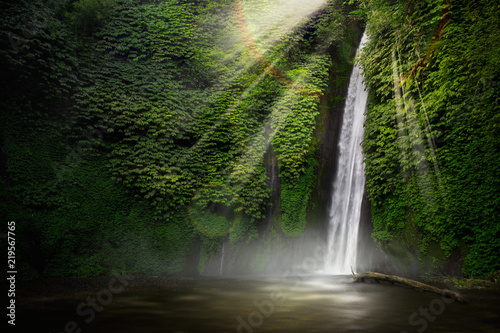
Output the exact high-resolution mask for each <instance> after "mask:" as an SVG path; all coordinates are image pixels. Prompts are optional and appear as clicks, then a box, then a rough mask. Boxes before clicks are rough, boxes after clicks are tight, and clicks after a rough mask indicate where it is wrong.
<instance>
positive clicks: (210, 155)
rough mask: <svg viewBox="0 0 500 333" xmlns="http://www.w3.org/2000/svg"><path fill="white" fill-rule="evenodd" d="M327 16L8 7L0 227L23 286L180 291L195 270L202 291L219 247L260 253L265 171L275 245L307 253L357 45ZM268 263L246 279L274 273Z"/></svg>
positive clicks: (336, 10) (131, 4) (237, 1)
mask: <svg viewBox="0 0 500 333" xmlns="http://www.w3.org/2000/svg"><path fill="white" fill-rule="evenodd" d="M321 3H323V1H317V2H314V1H313V2H309V3H308V6H297V5H290V4H289V3H288V2H287V1H281V0H259V1H241V0H218V1H188V0H163V1H153V0H151V1H144V0H142V1H141V0H113V1H104V0H77V1H57V2H48V1H42V0H35V1H28V0H26V1H17V2H11V3H3V4H2V8H1V9H2V19H1V25H2V26H1V31H2V40H1V42H2V47H1V51H0V57H1V59H0V61H1V63H2V64H3V67H2V69H1V73H0V74H1V75H2V78H5V79H4V80H3V86H2V91H1V96H0V103H1V107H2V113H1V118H0V126H1V137H0V140H1V142H0V143H1V146H2V170H1V175H2V178H1V184H0V186H1V189H2V190H1V192H0V193H1V194H0V195H1V197H2V202H1V206H0V207H1V210H0V211H1V217H2V219H3V220H14V221H16V222H17V224H18V229H17V233H18V239H19V241H18V242H19V244H20V245H19V246H20V247H19V255H20V260H19V262H20V265H24V266H22V267H21V268H20V269H19V271H20V272H22V274H24V275H25V276H27V277H30V276H31V277H34V276H37V275H40V274H43V275H49V276H50V275H63V276H68V275H79V276H92V275H99V274H106V273H108V272H111V271H112V270H114V269H120V270H125V271H129V272H139V273H147V274H157V273H176V272H181V271H183V270H185V269H186V263H187V262H189V261H191V264H192V261H193V260H194V263H195V264H196V265H198V271H199V272H200V273H203V272H204V267H205V262H206V260H207V259H208V258H210V257H211V256H212V255H213V254H214V253H215V252H216V251H219V249H220V248H221V244H222V242H223V241H226V240H229V241H230V242H231V244H233V245H235V246H237V245H238V244H240V243H241V244H246V243H247V242H251V241H252V240H254V239H255V238H258V237H259V236H261V235H259V228H260V226H261V225H262V223H264V221H265V212H266V210H267V209H268V207H269V205H270V192H271V189H270V186H269V181H268V178H269V176H270V175H269V172H267V171H266V168H265V165H264V159H263V156H264V155H265V154H267V155H270V156H274V157H273V158H274V159H277V163H278V166H279V177H280V180H281V191H280V198H279V202H280V203H281V205H280V211H281V215H280V218H279V219H278V220H276V221H275V224H274V227H273V229H274V231H273V232H274V234H279V235H281V236H280V237H285V238H286V237H297V236H300V235H301V234H302V232H303V231H304V229H305V228H306V224H307V214H308V209H310V208H311V204H310V198H311V195H312V192H313V190H314V188H315V185H316V182H317V174H318V172H319V170H318V163H317V162H316V159H315V156H316V151H317V149H318V147H319V145H320V142H318V140H317V139H316V137H317V131H318V126H317V124H318V123H319V121H318V119H319V115H320V97H321V96H325V94H326V93H327V91H328V89H330V88H329V84H330V72H331V70H332V68H334V67H335V68H336V69H339V68H344V69H345V68H348V67H349V52H346V50H349V48H353V47H354V46H355V40H356V39H357V37H354V36H353V34H354V32H353V30H352V27H353V24H352V18H350V17H349V16H348V13H349V12H350V11H351V10H352V9H353V6H349V5H347V4H343V2H342V1H329V2H328V3H327V4H326V6H323V8H322V9H321V10H317V9H318V8H319V7H317V8H314V6H316V5H319V4H321ZM311 8H312V9H314V10H311ZM305 14H308V15H309V16H307V17H306V16H305ZM345 40H350V43H351V44H349V45H346V44H345V42H344V41H345ZM346 47H347V48H346ZM332 55H335V57H336V63H334V62H333V61H332ZM338 73H340V71H339V72H338ZM345 75H346V71H345V70H344V71H343V72H342V73H341V74H338V77H336V78H337V79H339V80H340V78H341V77H343V78H344V81H345ZM334 97H335V96H332V103H335V102H336V101H338V99H335V98H334ZM268 250H269V249H267V251H268ZM267 254H268V253H267ZM257 257H259V258H257V259H256V260H257V262H255V263H252V262H251V263H249V267H258V269H261V268H262V267H265V264H266V262H265V260H264V261H263V259H262V258H266V256H264V257H263V256H257ZM193 258H194V259H193ZM256 269H257V268H256ZM258 269H257V270H258Z"/></svg>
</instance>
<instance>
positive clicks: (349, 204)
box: [325, 35, 368, 274]
mask: <svg viewBox="0 0 500 333" xmlns="http://www.w3.org/2000/svg"><path fill="white" fill-rule="evenodd" d="M366 39H367V36H366V35H363V38H362V39H361V44H360V47H359V49H358V51H357V52H358V53H359V51H360V50H361V48H362V46H363V44H364V43H365V42H366ZM361 71H362V70H361V68H360V67H359V66H358V65H356V66H355V67H354V69H353V71H352V74H351V79H350V83H349V90H348V93H347V99H346V102H345V108H344V117H343V123H342V129H341V131H340V138H339V146H338V149H339V153H338V156H339V157H338V166H337V172H336V175H335V179H334V183H333V193H332V204H331V208H330V221H329V234H328V249H327V254H326V258H325V272H326V273H329V274H349V273H350V272H351V266H352V267H353V269H354V270H355V267H356V261H357V246H358V231H359V220H360V216H361V202H362V200H363V191H364V186H365V173H364V164H363V152H362V148H361V141H362V140H363V134H364V128H363V122H364V120H365V115H364V113H365V109H366V103H367V99H368V93H367V91H366V90H365V85H364V83H363V77H362V75H361Z"/></svg>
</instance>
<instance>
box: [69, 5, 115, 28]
mask: <svg viewBox="0 0 500 333" xmlns="http://www.w3.org/2000/svg"><path fill="white" fill-rule="evenodd" d="M114 2H115V1H114V0H78V1H76V2H73V3H72V5H71V6H72V8H73V10H72V11H70V12H69V15H68V16H69V19H70V20H71V24H72V26H73V29H75V31H76V33H77V34H83V35H91V34H92V33H94V32H95V31H97V29H98V28H100V27H101V26H102V25H104V23H105V22H106V21H107V20H108V19H109V17H110V15H111V13H112V9H113V6H114Z"/></svg>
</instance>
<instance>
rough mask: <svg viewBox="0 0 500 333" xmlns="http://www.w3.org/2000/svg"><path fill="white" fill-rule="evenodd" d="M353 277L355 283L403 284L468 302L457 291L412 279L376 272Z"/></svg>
mask: <svg viewBox="0 0 500 333" xmlns="http://www.w3.org/2000/svg"><path fill="white" fill-rule="evenodd" d="M352 277H353V279H354V282H365V279H373V280H375V281H377V282H379V281H387V282H390V283H392V284H395V283H398V284H401V285H404V286H408V287H411V288H415V289H418V290H420V291H428V292H431V293H435V294H439V295H442V296H445V297H449V298H452V299H454V300H456V301H458V302H460V303H466V302H467V299H466V298H465V297H464V296H463V295H461V294H459V293H457V292H455V291H452V290H449V289H440V288H437V287H434V286H430V285H428V284H425V283H422V282H419V281H415V280H410V279H407V278H403V277H400V276H396V275H386V274H381V273H375V272H366V273H360V274H354V272H353V273H352Z"/></svg>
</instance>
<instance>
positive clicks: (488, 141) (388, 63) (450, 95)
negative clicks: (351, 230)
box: [361, 1, 500, 277]
mask: <svg viewBox="0 0 500 333" xmlns="http://www.w3.org/2000/svg"><path fill="white" fill-rule="evenodd" d="M362 6H364V7H365V8H367V9H368V10H367V11H366V12H367V13H368V19H369V21H370V25H369V32H370V34H371V40H370V42H369V44H368V46H367V47H366V48H365V51H364V54H363V56H362V57H361V60H362V63H363V66H364V68H365V78H366V82H367V85H368V87H369V89H370V96H371V104H370V107H369V110H368V112H367V115H368V118H367V121H366V123H365V128H366V134H365V141H364V143H363V149H364V153H365V158H366V162H365V163H366V173H367V190H368V193H369V196H370V198H371V200H372V203H373V210H372V213H373V221H374V226H375V230H376V234H375V235H374V236H376V237H378V236H377V235H378V234H377V233H378V232H379V231H378V230H380V232H382V231H383V232H384V233H387V232H388V233H390V234H391V235H392V237H393V238H394V239H396V238H397V239H400V240H401V239H404V237H405V235H406V234H407V233H409V230H410V229H412V228H413V227H415V228H416V229H417V233H416V235H415V236H416V238H417V239H418V244H411V243H408V244H406V246H407V250H408V251H409V252H412V251H418V253H419V254H420V256H421V259H422V260H421V261H422V262H424V263H425V262H440V261H442V260H443V259H446V258H448V257H449V256H450V255H451V253H453V252H454V251H456V250H457V249H458V248H460V250H461V252H462V253H464V254H465V259H464V266H463V268H462V272H463V273H464V274H465V275H468V276H470V275H474V276H475V277H481V276H485V275H487V273H489V272H491V271H494V270H498V266H497V264H496V263H497V262H498V261H499V260H498V259H499V257H498V254H499V252H498V244H497V242H495V239H496V238H497V235H496V233H497V227H496V226H497V224H498V223H497V222H496V221H498V212H499V211H500V201H499V199H498V196H496V195H494V194H493V193H498V191H499V190H500V187H499V180H498V176H497V175H498V170H499V166H500V164H499V161H500V158H499V157H500V151H499V149H498V147H500V145H499V143H500V142H499V141H498V138H499V136H498V134H499V133H498V126H499V125H498V124H499V120H500V118H499V117H498V114H499V113H498V105H499V104H498V101H499V99H498V98H499V95H498V94H499V90H498V89H497V88H498V84H499V77H500V76H499V72H498V68H500V67H499V66H498V62H499V59H500V53H499V49H498V48H497V47H494V45H498V43H500V34H499V33H498V28H499V26H500V21H499V16H498V5H497V4H496V3H495V2H494V1H480V2H474V3H470V2H465V1H453V2H451V4H447V3H443V2H442V1H423V2H418V3H417V2H396V1H394V2H391V1H385V2H384V1H382V2H378V1H363V2H362ZM389 13H390V15H389ZM486 45H491V46H492V47H490V46H486ZM412 234H413V232H412ZM384 235H385V234H384ZM383 238H388V237H385V236H384V237H383ZM426 257H428V258H429V260H427V259H426Z"/></svg>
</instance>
